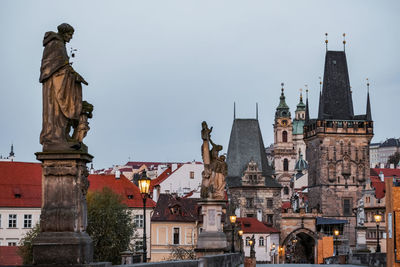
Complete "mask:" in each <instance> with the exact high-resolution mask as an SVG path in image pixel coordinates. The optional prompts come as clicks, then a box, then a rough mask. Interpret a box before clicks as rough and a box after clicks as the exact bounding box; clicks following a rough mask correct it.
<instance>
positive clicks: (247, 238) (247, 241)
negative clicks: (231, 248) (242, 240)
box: [246, 236, 250, 247]
mask: <svg viewBox="0 0 400 267" xmlns="http://www.w3.org/2000/svg"><path fill="white" fill-rule="evenodd" d="M249 241H250V237H249V236H248V237H246V247H249V246H250V242H249Z"/></svg>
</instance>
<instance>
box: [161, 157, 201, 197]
mask: <svg viewBox="0 0 400 267" xmlns="http://www.w3.org/2000/svg"><path fill="white" fill-rule="evenodd" d="M203 170H204V166H203V164H201V163H196V162H191V163H185V164H183V165H182V166H181V167H180V168H178V169H177V170H176V171H175V172H173V173H172V174H171V175H170V176H169V177H168V178H167V179H165V180H164V181H163V182H162V183H160V193H178V195H185V194H187V193H189V192H190V191H192V190H196V192H195V193H194V194H193V196H191V197H194V198H199V197H200V187H201V179H202V177H201V173H202V172H203ZM191 172H193V178H191V176H190V175H191V174H190V173H191Z"/></svg>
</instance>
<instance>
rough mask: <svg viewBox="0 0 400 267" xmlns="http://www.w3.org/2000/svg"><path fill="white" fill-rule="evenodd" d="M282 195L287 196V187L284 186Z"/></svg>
mask: <svg viewBox="0 0 400 267" xmlns="http://www.w3.org/2000/svg"><path fill="white" fill-rule="evenodd" d="M283 193H284V194H285V195H289V187H287V186H285V187H284V188H283Z"/></svg>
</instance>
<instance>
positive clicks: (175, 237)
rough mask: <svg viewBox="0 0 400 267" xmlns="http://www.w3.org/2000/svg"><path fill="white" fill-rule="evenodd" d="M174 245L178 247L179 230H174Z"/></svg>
mask: <svg viewBox="0 0 400 267" xmlns="http://www.w3.org/2000/svg"><path fill="white" fill-rule="evenodd" d="M173 241H174V245H179V228H177V227H175V228H174V240H173Z"/></svg>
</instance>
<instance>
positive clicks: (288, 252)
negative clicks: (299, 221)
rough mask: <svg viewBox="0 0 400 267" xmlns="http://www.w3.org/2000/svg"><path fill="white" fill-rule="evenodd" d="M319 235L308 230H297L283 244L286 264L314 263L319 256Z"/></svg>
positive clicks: (283, 258) (283, 256)
mask: <svg viewBox="0 0 400 267" xmlns="http://www.w3.org/2000/svg"><path fill="white" fill-rule="evenodd" d="M317 243H318V237H317V234H316V233H314V232H313V231H311V230H310V229H307V228H297V229H295V230H294V231H293V232H291V233H290V234H288V235H287V236H286V238H285V239H284V240H283V242H282V243H281V247H282V248H283V250H282V260H283V261H284V262H285V263H314V262H315V258H316V256H317V249H316V247H317Z"/></svg>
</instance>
